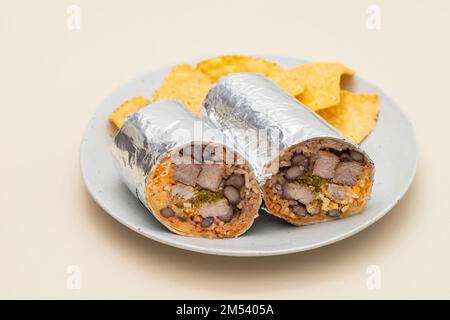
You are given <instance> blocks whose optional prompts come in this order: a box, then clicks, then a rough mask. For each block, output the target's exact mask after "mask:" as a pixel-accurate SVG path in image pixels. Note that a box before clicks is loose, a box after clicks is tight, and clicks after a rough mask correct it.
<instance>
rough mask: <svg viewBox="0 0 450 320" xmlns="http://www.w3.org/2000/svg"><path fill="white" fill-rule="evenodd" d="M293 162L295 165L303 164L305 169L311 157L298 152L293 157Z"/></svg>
mask: <svg viewBox="0 0 450 320" xmlns="http://www.w3.org/2000/svg"><path fill="white" fill-rule="evenodd" d="M291 164H292V165H293V166H303V167H304V168H305V169H308V166H309V159H308V158H307V157H306V156H304V155H302V154H296V155H295V156H293V157H292V159H291Z"/></svg>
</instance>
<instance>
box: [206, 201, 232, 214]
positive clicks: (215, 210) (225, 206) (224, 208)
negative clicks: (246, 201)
mask: <svg viewBox="0 0 450 320" xmlns="http://www.w3.org/2000/svg"><path fill="white" fill-rule="evenodd" d="M199 213H200V215H201V216H202V217H203V218H207V217H220V216H225V215H229V214H233V208H232V207H231V206H230V204H229V203H228V201H227V200H226V199H220V200H218V201H215V202H211V203H205V204H204V205H203V206H202V207H201V208H200V210H199Z"/></svg>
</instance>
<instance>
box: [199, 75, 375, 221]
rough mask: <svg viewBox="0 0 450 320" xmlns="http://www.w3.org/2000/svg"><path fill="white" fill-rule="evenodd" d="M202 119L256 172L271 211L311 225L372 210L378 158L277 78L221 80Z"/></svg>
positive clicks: (258, 77) (210, 96)
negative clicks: (373, 158)
mask: <svg viewBox="0 0 450 320" xmlns="http://www.w3.org/2000/svg"><path fill="white" fill-rule="evenodd" d="M202 116H203V117H204V118H205V120H206V121H207V122H208V123H210V124H212V125H213V126H215V127H217V128H218V129H219V130H220V131H221V132H222V133H223V134H224V135H226V136H227V137H228V138H230V139H231V140H232V141H233V142H234V143H235V146H236V148H237V150H238V151H239V152H240V153H241V154H242V155H243V156H244V157H245V158H246V159H247V160H248V161H249V162H250V164H251V165H252V166H253V168H254V170H255V172H256V176H257V181H258V183H259V184H260V186H261V188H262V191H263V199H264V207H263V209H265V210H266V211H268V212H269V213H271V214H273V215H275V216H277V217H280V218H282V219H285V220H286V221H288V222H290V223H292V224H295V225H307V224H311V223H317V222H323V221H328V220H333V219H337V218H345V217H348V216H351V215H354V214H357V213H359V212H361V211H362V209H363V208H364V207H365V205H366V202H367V200H368V198H369V196H370V193H371V188H372V184H373V174H374V165H373V162H372V161H371V159H370V158H369V157H368V155H367V154H366V153H365V152H364V151H363V150H361V148H360V147H359V146H357V145H356V144H354V143H352V142H351V141H349V140H347V139H346V138H345V137H343V136H342V135H341V134H339V133H338V132H337V131H336V130H335V129H334V128H333V127H331V126H330V125H329V124H327V123H326V122H325V121H324V120H323V119H321V118H320V117H319V116H317V115H316V114H315V113H314V112H312V111H311V110H309V109H308V108H307V107H305V106H304V105H302V104H301V103H300V102H299V101H297V100H296V99H295V98H293V97H292V96H290V95H289V94H288V93H287V92H285V91H284V90H283V89H281V88H280V87H278V86H277V85H275V84H274V83H273V82H271V81H270V80H268V79H266V78H264V77H262V76H260V75H257V74H253V73H238V74H233V75H229V76H225V77H222V78H221V79H220V80H219V81H218V82H217V83H216V84H215V85H214V86H213V87H212V88H211V89H210V91H209V92H208V94H207V96H206V99H205V101H204V104H203V108H202Z"/></svg>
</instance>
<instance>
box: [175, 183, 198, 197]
mask: <svg viewBox="0 0 450 320" xmlns="http://www.w3.org/2000/svg"><path fill="white" fill-rule="evenodd" d="M194 193H195V190H194V188H193V187H191V186H187V185H185V184H182V183H176V184H175V185H174V186H173V187H172V190H170V194H171V195H172V197H177V198H182V199H191V198H192V197H193V196H194Z"/></svg>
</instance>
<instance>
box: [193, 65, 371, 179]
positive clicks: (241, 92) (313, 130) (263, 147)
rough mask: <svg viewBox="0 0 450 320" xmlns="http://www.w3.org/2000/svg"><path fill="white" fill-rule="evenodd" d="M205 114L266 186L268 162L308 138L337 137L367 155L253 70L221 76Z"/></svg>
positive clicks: (204, 105) (209, 99)
mask: <svg viewBox="0 0 450 320" xmlns="http://www.w3.org/2000/svg"><path fill="white" fill-rule="evenodd" d="M202 117H203V118H204V119H205V120H206V121H207V122H208V123H210V124H211V125H213V126H215V127H217V128H218V129H219V130H220V131H221V132H222V133H223V134H224V135H225V136H227V137H228V138H229V139H231V140H232V141H233V142H234V143H235V146H236V149H237V150H238V151H239V152H240V153H241V154H242V155H243V156H244V157H245V158H246V159H247V161H248V162H249V163H250V165H252V166H253V169H254V171H255V174H256V176H257V181H258V183H259V184H260V185H261V186H262V185H263V184H264V182H265V181H266V180H267V179H269V178H270V176H271V174H270V173H266V172H265V170H264V169H265V166H266V165H267V164H268V163H269V162H271V161H272V160H274V159H276V157H277V156H278V154H279V153H280V152H281V151H282V150H284V149H286V148H288V147H291V146H293V145H295V144H298V143H302V142H305V141H307V140H309V139H313V138H332V139H335V140H338V141H340V142H343V143H344V144H346V145H347V146H348V147H349V148H351V149H353V150H356V151H359V152H361V153H363V154H364V155H366V156H367V154H366V153H365V152H364V151H363V150H361V149H360V147H359V146H358V145H356V144H355V143H353V142H351V141H350V140H348V139H346V138H345V137H344V136H342V135H341V134H340V133H339V132H338V131H336V130H335V129H334V128H333V127H332V126H330V125H329V124H328V123H327V122H325V121H324V120H323V119H322V118H321V117H319V116H318V115H316V114H315V113H314V112H312V111H311V110H310V109H308V108H307V107H306V106H305V105H303V104H301V103H300V102H299V101H298V100H297V99H295V98H294V97H292V96H291V95H289V93H287V92H286V91H284V90H283V89H282V88H280V87H279V86H277V85H276V84H274V83H273V82H272V81H270V80H268V79H267V78H265V77H263V76H261V75H258V74H254V73H236V74H232V75H228V76H225V77H222V78H221V79H220V80H219V81H218V82H217V83H216V84H215V85H214V86H213V87H212V88H211V89H210V90H209V92H208V94H207V96H206V98H205V101H204V103H203V107H202ZM367 159H369V157H368V156H367Z"/></svg>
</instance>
